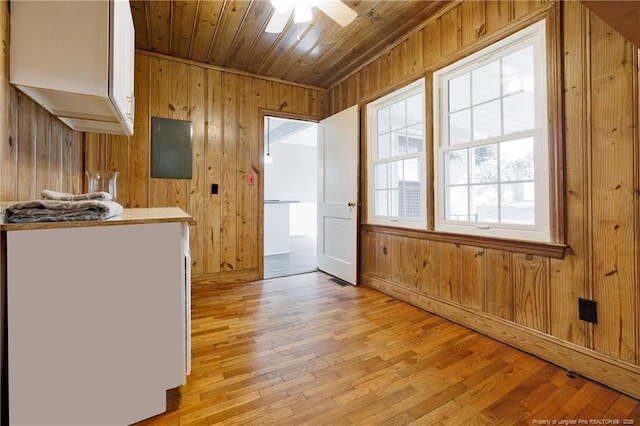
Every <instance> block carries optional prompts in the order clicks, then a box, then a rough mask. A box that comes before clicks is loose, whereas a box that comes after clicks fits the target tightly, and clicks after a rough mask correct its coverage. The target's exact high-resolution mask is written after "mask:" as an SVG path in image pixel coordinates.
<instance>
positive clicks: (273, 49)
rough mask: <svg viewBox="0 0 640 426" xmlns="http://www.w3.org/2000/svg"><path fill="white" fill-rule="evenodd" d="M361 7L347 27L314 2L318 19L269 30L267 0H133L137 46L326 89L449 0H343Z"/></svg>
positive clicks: (269, 6) (350, 5)
mask: <svg viewBox="0 0 640 426" xmlns="http://www.w3.org/2000/svg"><path fill="white" fill-rule="evenodd" d="M343 2H344V3H345V4H346V5H347V6H349V7H351V8H352V9H354V10H355V11H356V12H357V13H358V17H357V18H356V20H355V21H354V22H352V23H351V24H350V25H349V26H348V27H346V28H342V27H341V26H339V25H338V24H336V23H335V22H334V21H333V20H332V19H331V18H329V17H328V16H326V15H324V14H323V13H322V12H320V11H319V10H318V9H317V8H313V20H312V21H311V22H307V23H303V24H294V23H293V22H289V24H288V25H287V26H286V28H285V29H284V31H283V32H282V33H280V34H269V33H266V32H265V31H264V29H265V27H266V25H267V23H268V22H269V19H270V17H271V15H272V13H273V7H272V6H271V3H270V2H269V1H268V0H218V1H205V0H186V1H179V0H170V1H167V0H131V9H132V12H133V20H134V26H135V29H136V48H138V49H142V50H147V51H151V52H157V53H161V54H165V55H170V56H174V57H178V58H183V59H189V60H193V61H198V62H203V63H207V64H211V65H216V66H220V67H225V68H231V69H235V70H239V71H243V72H248V73H252V74H258V75H262V76H267V77H271V78H277V79H281V80H286V81H291V82H296V83H300V84H304V85H310V86H315V87H324V88H329V87H331V86H332V85H333V84H334V83H336V82H338V81H340V80H341V79H342V78H344V77H346V76H348V75H349V74H350V73H351V72H353V71H354V70H356V69H357V68H358V67H359V66H360V65H362V64H364V63H366V62H367V61H369V60H370V59H372V58H373V57H375V56H376V55H377V54H378V53H380V51H381V50H383V49H384V48H385V47H386V46H388V45H390V44H392V43H394V42H395V41H397V40H399V39H400V38H402V37H403V36H404V35H406V34H407V33H408V32H409V31H410V30H411V29H412V28H414V27H416V26H418V25H419V24H421V23H422V22H423V21H424V20H425V19H427V18H428V17H429V16H431V15H433V14H434V13H435V12H437V11H438V10H440V9H441V8H442V7H444V6H445V5H446V4H447V3H449V2H450V1H449V0H433V1H426V0H410V1H405V0H394V1H389V0H386V1H384V0H344V1H343Z"/></svg>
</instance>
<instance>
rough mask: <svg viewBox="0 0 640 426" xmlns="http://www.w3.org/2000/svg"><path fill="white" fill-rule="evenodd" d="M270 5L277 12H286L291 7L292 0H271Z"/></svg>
mask: <svg viewBox="0 0 640 426" xmlns="http://www.w3.org/2000/svg"><path fill="white" fill-rule="evenodd" d="M271 5H272V6H273V8H274V9H275V10H276V11H277V12H286V11H288V10H290V9H291V6H293V0H271Z"/></svg>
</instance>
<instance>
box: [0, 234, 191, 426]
mask: <svg viewBox="0 0 640 426" xmlns="http://www.w3.org/2000/svg"><path fill="white" fill-rule="evenodd" d="M6 256H7V305H8V306H7V318H8V365H9V368H8V377H9V421H10V423H11V424H12V425H37V424H39V425H47V424H64V425H84V426H87V425H94V424H95V425H98V424H99V425H126V424H131V423H134V422H136V421H139V420H142V419H145V418H148V417H151V416H154V415H157V414H159V413H162V412H164V411H165V410H166V390H167V389H170V388H174V387H177V386H179V385H181V384H184V383H185V380H186V375H187V374H188V369H189V358H190V354H189V339H190V332H189V328H190V322H189V317H190V312H189V306H188V305H189V299H190V276H189V275H190V274H189V266H190V265H189V261H188V258H189V254H188V225H187V224H186V223H184V222H169V223H148V224H128V225H117V226H89V227H72V228H56V229H35V230H17V231H9V232H7V233H6Z"/></svg>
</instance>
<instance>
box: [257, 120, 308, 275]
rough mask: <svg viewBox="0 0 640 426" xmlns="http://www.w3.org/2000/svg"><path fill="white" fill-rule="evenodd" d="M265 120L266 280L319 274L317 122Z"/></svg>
mask: <svg viewBox="0 0 640 426" xmlns="http://www.w3.org/2000/svg"><path fill="white" fill-rule="evenodd" d="M264 120H265V121H264V130H265V135H264V143H265V146H264V152H265V166H264V278H265V279H268V278H276V277H282V276H287V275H295V274H301V273H306V272H312V271H316V270H317V260H316V234H317V199H318V196H317V191H318V189H317V188H318V185H317V124H316V123H314V122H309V121H302V120H294V119H288V118H279V117H273V116H265V118H264Z"/></svg>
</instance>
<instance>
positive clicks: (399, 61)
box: [391, 40, 409, 81]
mask: <svg viewBox="0 0 640 426" xmlns="http://www.w3.org/2000/svg"><path fill="white" fill-rule="evenodd" d="M407 44H408V42H407V41H406V40H405V41H403V42H402V43H400V44H399V45H398V46H396V47H395V48H394V49H393V50H392V51H391V66H392V70H391V78H392V79H393V80H394V81H398V80H404V78H405V76H406V75H407V68H408V66H409V60H408V56H407Z"/></svg>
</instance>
